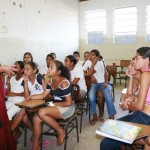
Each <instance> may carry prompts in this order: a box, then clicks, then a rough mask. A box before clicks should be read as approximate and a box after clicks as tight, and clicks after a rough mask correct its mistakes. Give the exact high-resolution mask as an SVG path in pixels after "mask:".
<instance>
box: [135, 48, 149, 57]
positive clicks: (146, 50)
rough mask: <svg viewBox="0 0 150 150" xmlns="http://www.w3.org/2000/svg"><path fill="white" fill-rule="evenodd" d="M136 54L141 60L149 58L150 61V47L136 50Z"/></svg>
mask: <svg viewBox="0 0 150 150" xmlns="http://www.w3.org/2000/svg"><path fill="white" fill-rule="evenodd" d="M137 53H139V54H140V55H141V56H142V58H144V59H145V58H149V60H150V47H141V48H139V49H137Z"/></svg>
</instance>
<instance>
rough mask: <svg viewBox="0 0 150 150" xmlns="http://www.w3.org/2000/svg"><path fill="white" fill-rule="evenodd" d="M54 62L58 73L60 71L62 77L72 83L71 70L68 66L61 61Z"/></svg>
mask: <svg viewBox="0 0 150 150" xmlns="http://www.w3.org/2000/svg"><path fill="white" fill-rule="evenodd" d="M53 62H54V63H55V65H56V69H57V71H59V70H60V71H61V73H60V75H61V76H62V77H64V78H66V79H68V80H69V81H70V71H69V69H68V68H67V67H66V66H64V64H63V63H62V62H61V61H58V60H54V61H53Z"/></svg>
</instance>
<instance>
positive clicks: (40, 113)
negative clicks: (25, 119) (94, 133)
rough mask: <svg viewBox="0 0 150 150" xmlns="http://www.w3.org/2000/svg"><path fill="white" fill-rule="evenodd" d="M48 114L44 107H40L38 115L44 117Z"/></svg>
mask: <svg viewBox="0 0 150 150" xmlns="http://www.w3.org/2000/svg"><path fill="white" fill-rule="evenodd" d="M45 115H46V113H45V111H44V110H43V109H40V110H39V111H38V116H39V117H40V118H43V116H45Z"/></svg>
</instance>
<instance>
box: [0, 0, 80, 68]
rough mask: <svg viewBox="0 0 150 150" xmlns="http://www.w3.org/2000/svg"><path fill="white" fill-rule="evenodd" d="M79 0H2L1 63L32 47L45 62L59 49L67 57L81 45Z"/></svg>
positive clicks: (38, 59)
mask: <svg viewBox="0 0 150 150" xmlns="http://www.w3.org/2000/svg"><path fill="white" fill-rule="evenodd" d="M78 5H79V3H78V0H0V56H1V58H0V63H1V64H10V63H14V61H16V60H22V57H23V54H24V53H25V52H26V51H29V52H31V53H32V54H33V58H34V61H35V62H37V63H38V64H39V66H43V65H44V64H45V58H46V55H47V54H48V53H50V52H55V53H56V55H57V58H58V59H60V60H62V61H63V60H64V58H65V56H66V55H68V54H72V53H73V51H75V50H77V49H78V47H79V38H78V37H79V20H78Z"/></svg>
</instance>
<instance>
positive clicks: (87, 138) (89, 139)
mask: <svg viewBox="0 0 150 150" xmlns="http://www.w3.org/2000/svg"><path fill="white" fill-rule="evenodd" d="M123 86H124V85H123V84H122V85H119V84H118V85H117V87H116V88H115V97H116V99H115V102H114V104H115V107H116V110H117V115H116V116H115V118H116V119H117V118H119V117H121V116H123V115H125V114H127V113H128V112H127V111H122V110H121V109H120V107H119V101H120V96H121V91H122V89H123V88H124V87H123ZM104 118H105V119H107V118H108V114H107V110H106V108H105V112H104ZM101 124H102V123H101V122H97V123H96V125H95V126H89V120H88V114H87V115H85V114H84V121H83V129H82V133H81V134H80V135H79V138H80V140H79V141H80V142H79V143H77V140H76V132H75V130H74V131H72V133H70V134H69V138H68V144H67V150H99V149H100V148H99V144H100V141H101V139H102V137H100V136H97V135H96V134H95V131H96V129H97V128H98V127H99V126H100V125H101ZM30 137H31V132H30V131H29V130H28V139H27V146H26V147H24V145H23V143H24V138H23V134H22V136H21V138H20V139H19V141H18V145H17V149H18V150H30V149H31V142H30ZM44 139H47V140H52V139H54V140H55V137H46V136H45V137H44ZM43 150H63V145H62V146H56V143H55V142H54V143H53V144H49V145H48V146H47V147H44V148H43Z"/></svg>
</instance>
